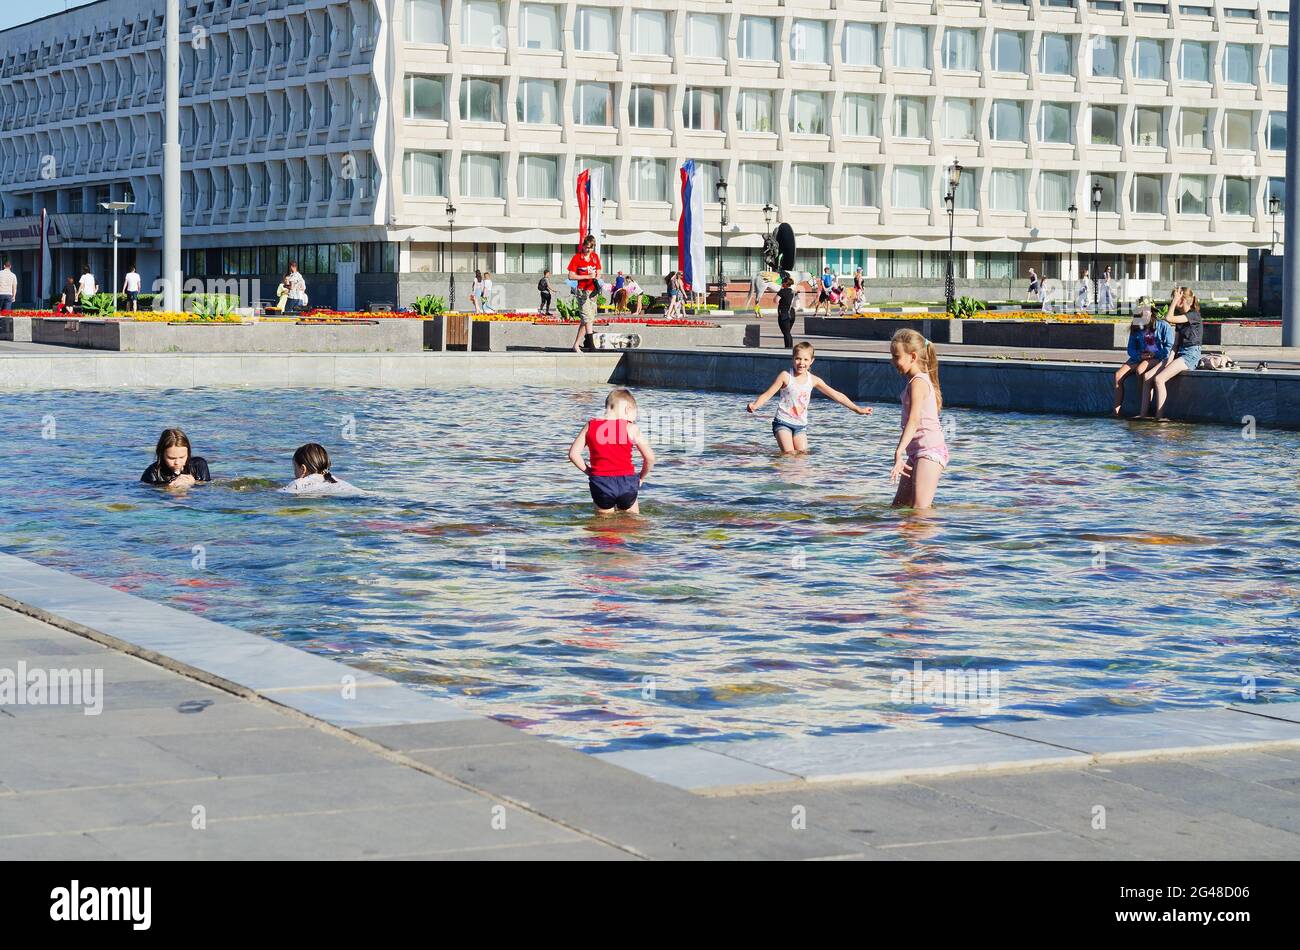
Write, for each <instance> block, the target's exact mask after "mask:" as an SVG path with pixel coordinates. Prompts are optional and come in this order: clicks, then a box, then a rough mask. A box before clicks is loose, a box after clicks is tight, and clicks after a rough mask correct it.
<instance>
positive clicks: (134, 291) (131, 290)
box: [122, 264, 140, 313]
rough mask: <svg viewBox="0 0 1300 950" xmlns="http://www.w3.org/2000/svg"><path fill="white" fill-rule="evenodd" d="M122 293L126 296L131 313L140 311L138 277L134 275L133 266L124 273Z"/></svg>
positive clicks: (136, 274)
mask: <svg viewBox="0 0 1300 950" xmlns="http://www.w3.org/2000/svg"><path fill="white" fill-rule="evenodd" d="M122 293H123V294H125V295H126V300H127V303H129V304H130V305H131V312H132V313H135V312H136V311H137V310H139V309H140V275H139V274H138V273H136V269H135V265H134V264H132V265H131V269H130V270H128V271H127V272H126V277H125V279H123V281H122Z"/></svg>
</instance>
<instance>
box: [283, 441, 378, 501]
mask: <svg viewBox="0 0 1300 950" xmlns="http://www.w3.org/2000/svg"><path fill="white" fill-rule="evenodd" d="M280 491H282V492H287V493H288V494H290V495H364V494H365V492H364V491H362V490H361V489H360V488H357V487H356V486H355V485H351V484H349V483H348V482H345V481H344V480H343V479H341V478H335V477H334V474H333V473H332V472H331V471H330V454H329V453H328V452H326V451H325V446H323V445H320V444H319V443H316V442H308V443H307V444H306V445H304V446H300V447H299V448H298V451H296V452H294V453H293V481H291V482H290V483H289V484H288V485H285V486H284V487H283V488H281V489H280Z"/></svg>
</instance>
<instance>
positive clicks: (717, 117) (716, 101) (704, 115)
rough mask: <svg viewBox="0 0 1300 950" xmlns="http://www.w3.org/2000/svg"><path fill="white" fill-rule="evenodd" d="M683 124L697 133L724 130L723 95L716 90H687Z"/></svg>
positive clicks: (683, 109) (683, 105)
mask: <svg viewBox="0 0 1300 950" xmlns="http://www.w3.org/2000/svg"><path fill="white" fill-rule="evenodd" d="M682 123H683V124H684V125H685V126H686V128H688V129H694V130H695V131H697V132H718V131H720V130H721V129H722V95H721V94H720V93H719V92H718V91H717V90H716V89H687V90H686V97H685V100H684V101H683V103H682Z"/></svg>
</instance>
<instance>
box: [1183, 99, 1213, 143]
mask: <svg viewBox="0 0 1300 950" xmlns="http://www.w3.org/2000/svg"><path fill="white" fill-rule="evenodd" d="M1178 126H1179V130H1178V141H1179V143H1180V144H1181V145H1182V147H1183V148H1209V147H1210V114H1209V113H1208V112H1206V111H1205V110H1204V109H1183V110H1182V111H1181V112H1180V113H1179V114H1178Z"/></svg>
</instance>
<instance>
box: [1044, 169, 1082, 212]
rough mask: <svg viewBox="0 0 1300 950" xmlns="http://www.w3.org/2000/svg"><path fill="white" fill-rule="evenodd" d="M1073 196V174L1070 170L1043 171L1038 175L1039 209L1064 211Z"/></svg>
mask: <svg viewBox="0 0 1300 950" xmlns="http://www.w3.org/2000/svg"><path fill="white" fill-rule="evenodd" d="M1073 198H1074V175H1073V174H1072V173H1071V172H1056V171H1043V172H1040V173H1039V175H1038V208H1039V210H1041V211H1064V210H1066V209H1067V208H1069V207H1070V203H1071V200H1072V199H1073Z"/></svg>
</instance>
